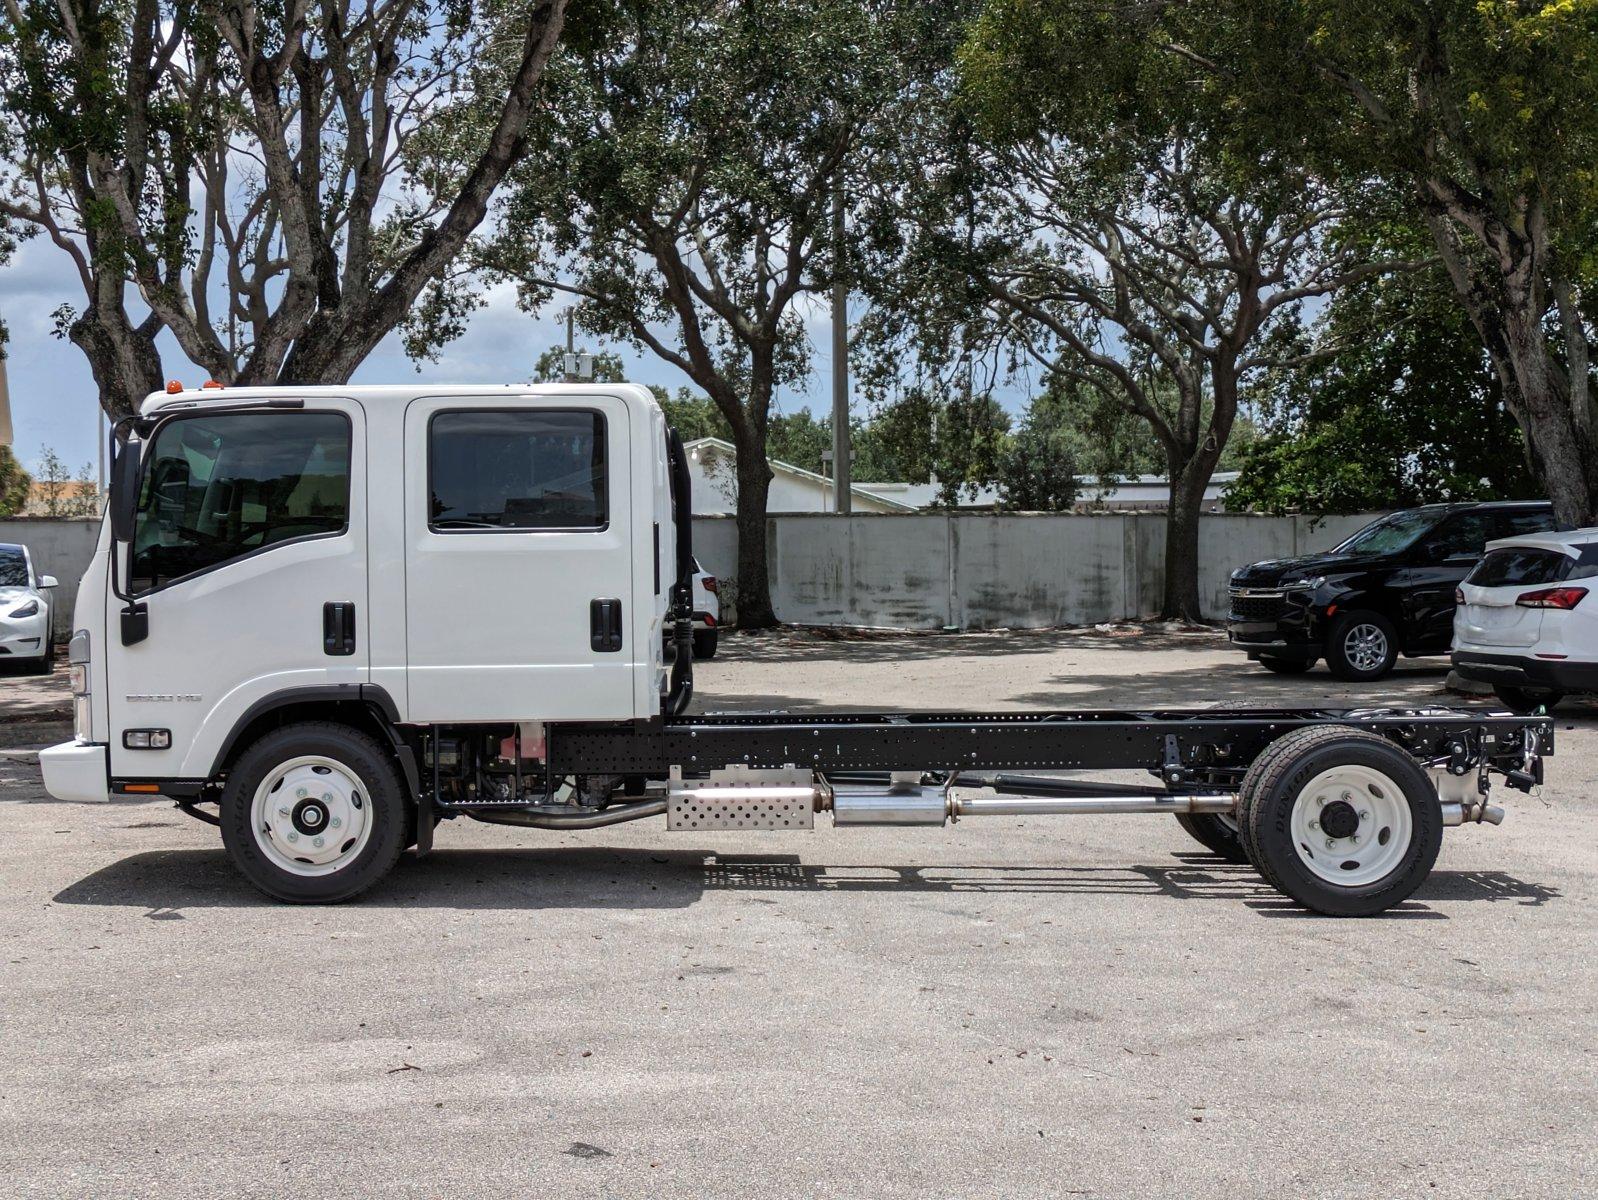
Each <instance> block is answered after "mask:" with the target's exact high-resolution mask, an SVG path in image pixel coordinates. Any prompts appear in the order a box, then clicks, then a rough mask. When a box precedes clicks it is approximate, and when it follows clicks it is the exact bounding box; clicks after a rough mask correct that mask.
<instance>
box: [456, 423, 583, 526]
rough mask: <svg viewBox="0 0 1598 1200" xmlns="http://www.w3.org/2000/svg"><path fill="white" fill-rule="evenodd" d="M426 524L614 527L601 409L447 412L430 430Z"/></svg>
mask: <svg viewBox="0 0 1598 1200" xmlns="http://www.w3.org/2000/svg"><path fill="white" fill-rule="evenodd" d="M427 521H428V527H429V528H431V529H433V530H435V531H436V532H440V533H462V532H465V533H470V532H474V531H487V532H506V531H516V530H527V529H564V530H599V529H604V528H606V527H607V526H608V525H609V524H610V495H609V479H608V476H607V465H606V461H605V418H604V416H603V415H601V414H600V413H597V412H590V411H585V410H555V409H483V410H478V411H471V412H465V411H459V412H441V413H438V414H437V415H436V416H434V417H433V420H432V424H431V426H430V429H429V433H428V514H427Z"/></svg>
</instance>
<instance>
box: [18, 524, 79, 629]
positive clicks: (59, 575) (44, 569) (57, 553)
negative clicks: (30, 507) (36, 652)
mask: <svg viewBox="0 0 1598 1200" xmlns="http://www.w3.org/2000/svg"><path fill="white" fill-rule="evenodd" d="M99 536H100V521H99V518H97V517H96V518H91V519H88V520H85V519H83V518H81V517H18V518H8V519H5V520H0V542H16V543H19V544H21V545H24V546H26V547H27V548H28V553H29V554H30V555H31V556H32V558H33V569H34V571H36V572H37V573H38V574H40V575H54V576H55V577H56V581H57V586H56V592H55V616H54V623H55V637H56V641H58V642H60V641H65V640H66V639H67V638H69V637H71V636H72V604H73V601H75V600H76V599H77V598H78V580H79V579H80V578H81V577H82V575H83V570H84V568H85V567H87V566H88V565H89V559H90V558H92V557H93V556H94V543H95V542H96V541H97V540H98V539H99Z"/></svg>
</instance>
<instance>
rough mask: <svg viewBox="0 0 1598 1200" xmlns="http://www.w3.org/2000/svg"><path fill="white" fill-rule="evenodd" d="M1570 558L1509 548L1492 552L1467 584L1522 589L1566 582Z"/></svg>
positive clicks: (1489, 552)
mask: <svg viewBox="0 0 1598 1200" xmlns="http://www.w3.org/2000/svg"><path fill="white" fill-rule="evenodd" d="M1570 561H1571V560H1570V556H1569V555H1567V554H1563V553H1561V552H1560V551H1558V550H1542V549H1536V548H1533V547H1530V546H1506V547H1504V548H1502V549H1499V550H1490V551H1488V553H1487V557H1486V558H1484V559H1482V560H1481V562H1479V563H1478V564H1476V569H1475V570H1473V571H1472V572H1471V573H1470V574H1469V576H1467V577H1466V579H1465V582H1466V583H1469V584H1471V585H1472V586H1474V587H1522V586H1525V585H1527V584H1545V583H1558V582H1559V581H1560V580H1562V579H1564V578H1565V573H1564V572H1565V570H1566V567H1567V566H1568V565H1569V563H1570Z"/></svg>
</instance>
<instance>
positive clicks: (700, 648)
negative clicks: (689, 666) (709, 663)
mask: <svg viewBox="0 0 1598 1200" xmlns="http://www.w3.org/2000/svg"><path fill="white" fill-rule="evenodd" d="M694 657H695V658H715V657H716V631H715V630H714V629H696V630H694Z"/></svg>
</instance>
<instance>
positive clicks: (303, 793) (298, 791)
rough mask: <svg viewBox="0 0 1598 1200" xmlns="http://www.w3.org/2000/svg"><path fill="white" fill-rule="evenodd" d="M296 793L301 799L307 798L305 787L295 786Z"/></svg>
mask: <svg viewBox="0 0 1598 1200" xmlns="http://www.w3.org/2000/svg"><path fill="white" fill-rule="evenodd" d="M294 794H295V795H296V796H298V797H299V798H300V799H301V800H303V799H305V796H306V791H305V789H304V788H295V789H294Z"/></svg>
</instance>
